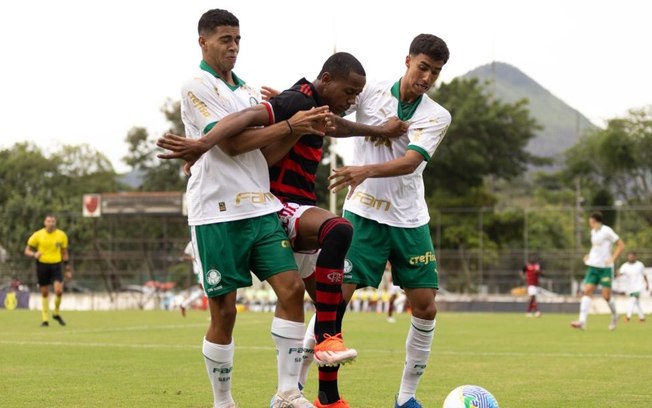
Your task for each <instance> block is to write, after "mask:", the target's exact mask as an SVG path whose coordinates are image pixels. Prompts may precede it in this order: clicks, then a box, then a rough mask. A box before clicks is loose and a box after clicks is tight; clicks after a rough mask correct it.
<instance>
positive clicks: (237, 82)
mask: <svg viewBox="0 0 652 408" xmlns="http://www.w3.org/2000/svg"><path fill="white" fill-rule="evenodd" d="M199 68H201V69H202V70H204V71H206V72H208V73H209V74H211V75H213V76H214V77H215V78H219V79H221V80H222V82H224V84H225V85H226V86H228V87H229V89H230V90H232V91H235V90H236V89H238V88H240V87H241V86H242V85H244V84H245V82H244V81H243V80H242V79H240V78H238V76H237V75H236V74H235V72H231V76H232V77H233V82H235V85H230V84H228V83H227V82H226V81H225V80H224V78H222V77H221V76H220V74H218V73H217V72H215V70H214V69H213V68H212V67H211V66H210V65H208V64H207V63H206V61H204V60H202V61H201V63H200V64H199Z"/></svg>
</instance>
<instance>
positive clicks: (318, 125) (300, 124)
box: [288, 105, 333, 136]
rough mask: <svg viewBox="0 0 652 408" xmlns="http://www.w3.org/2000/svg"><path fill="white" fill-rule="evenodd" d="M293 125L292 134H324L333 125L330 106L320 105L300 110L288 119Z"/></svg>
mask: <svg viewBox="0 0 652 408" xmlns="http://www.w3.org/2000/svg"><path fill="white" fill-rule="evenodd" d="M288 122H289V123H290V126H292V135H294V136H303V135H308V134H310V135H319V136H324V134H325V131H326V130H327V129H328V128H329V127H332V126H333V125H332V122H331V114H330V111H329V110H328V106H325V105H324V106H320V107H318V108H312V109H310V110H304V111H299V112H297V113H295V114H294V116H292V117H291V118H290V119H288Z"/></svg>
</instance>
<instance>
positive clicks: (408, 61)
mask: <svg viewBox="0 0 652 408" xmlns="http://www.w3.org/2000/svg"><path fill="white" fill-rule="evenodd" d="M405 66H406V67H407V68H410V56H409V55H408V56H406V57H405Z"/></svg>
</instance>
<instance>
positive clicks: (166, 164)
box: [122, 100, 186, 191]
mask: <svg viewBox="0 0 652 408" xmlns="http://www.w3.org/2000/svg"><path fill="white" fill-rule="evenodd" d="M180 107H181V104H180V103H179V102H172V101H171V100H167V101H166V102H165V104H164V105H163V107H162V108H161V112H162V113H163V115H164V116H165V117H166V119H167V120H168V121H169V122H170V128H169V130H168V132H170V133H175V134H178V135H184V134H185V133H184V129H183V122H182V121H181V108H180ZM125 142H126V143H127V144H128V145H129V153H128V154H127V155H126V156H125V157H123V159H122V160H123V161H124V162H125V163H126V164H127V165H129V166H131V168H132V171H140V172H142V173H143V182H142V184H141V185H140V187H139V188H138V190H140V191H181V190H184V189H185V186H186V179H185V176H184V175H183V172H182V167H183V164H182V163H181V162H180V161H178V160H160V159H158V158H157V157H156V153H157V149H156V145H155V141H154V139H152V138H150V135H149V133H148V132H147V130H146V129H145V128H142V127H133V128H132V129H131V130H130V131H129V132H128V133H127V136H126V138H125Z"/></svg>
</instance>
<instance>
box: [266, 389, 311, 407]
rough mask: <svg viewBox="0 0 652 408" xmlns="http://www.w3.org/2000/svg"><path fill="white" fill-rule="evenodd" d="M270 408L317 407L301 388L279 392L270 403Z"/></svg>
mask: <svg viewBox="0 0 652 408" xmlns="http://www.w3.org/2000/svg"><path fill="white" fill-rule="evenodd" d="M269 408H315V406H314V405H312V403H311V402H310V401H308V400H307V399H306V398H305V397H304V396H303V394H301V392H299V390H289V391H284V392H277V393H276V395H274V396H273V397H272V400H271V401H270V403H269Z"/></svg>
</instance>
